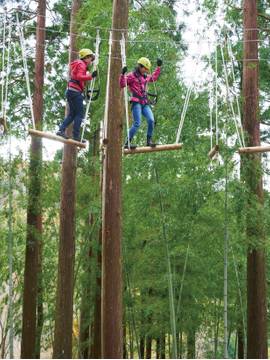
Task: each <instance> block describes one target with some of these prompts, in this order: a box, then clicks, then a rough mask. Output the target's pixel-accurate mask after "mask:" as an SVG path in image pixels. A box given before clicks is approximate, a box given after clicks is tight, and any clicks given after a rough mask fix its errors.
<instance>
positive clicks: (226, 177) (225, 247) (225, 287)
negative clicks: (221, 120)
mask: <svg viewBox="0 0 270 360" xmlns="http://www.w3.org/2000/svg"><path fill="white" fill-rule="evenodd" d="M225 126H226V146H228V134H227V124H226V125H225ZM228 243H229V233H228V156H227V154H226V159H225V203H224V358H225V359H228Z"/></svg>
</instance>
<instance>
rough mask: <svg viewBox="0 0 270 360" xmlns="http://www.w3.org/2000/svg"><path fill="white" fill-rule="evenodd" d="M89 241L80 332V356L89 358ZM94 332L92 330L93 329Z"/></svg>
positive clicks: (85, 262)
mask: <svg viewBox="0 0 270 360" xmlns="http://www.w3.org/2000/svg"><path fill="white" fill-rule="evenodd" d="M91 226H93V218H92V217H91V218H90V224H89V228H90V229H91ZM87 240H88V241H89V251H88V253H87V254H86V256H87V259H84V264H83V265H82V267H83V272H84V275H85V278H84V280H85V281H84V283H83V292H82V301H81V308H80V333H79V358H82V359H88V358H89V348H90V327H91V317H90V315H91V313H90V304H91V265H90V263H91V258H92V257H93V253H92V246H91V239H87ZM91 334H92V331H91Z"/></svg>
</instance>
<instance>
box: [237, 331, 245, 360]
mask: <svg viewBox="0 0 270 360" xmlns="http://www.w3.org/2000/svg"><path fill="white" fill-rule="evenodd" d="M237 339H238V342H237V343H238V345H237V354H238V356H237V358H238V359H244V358H245V351H244V350H245V343H244V338H243V331H242V329H241V328H238V329H237Z"/></svg>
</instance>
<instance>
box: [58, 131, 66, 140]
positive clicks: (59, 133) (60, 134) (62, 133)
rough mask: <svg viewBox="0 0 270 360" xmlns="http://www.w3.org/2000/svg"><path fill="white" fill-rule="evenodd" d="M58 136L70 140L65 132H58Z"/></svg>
mask: <svg viewBox="0 0 270 360" xmlns="http://www.w3.org/2000/svg"><path fill="white" fill-rule="evenodd" d="M56 135H57V136H61V137H62V138H64V139H68V136H67V135H66V134H65V132H64V131H62V130H59V131H57V133H56Z"/></svg>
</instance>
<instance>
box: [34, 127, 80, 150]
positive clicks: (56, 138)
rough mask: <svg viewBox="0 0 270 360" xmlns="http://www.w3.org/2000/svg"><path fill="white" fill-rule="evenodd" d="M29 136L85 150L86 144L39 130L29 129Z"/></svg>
mask: <svg viewBox="0 0 270 360" xmlns="http://www.w3.org/2000/svg"><path fill="white" fill-rule="evenodd" d="M29 134H30V135H31V136H37V137H41V138H46V139H49V140H54V141H59V142H62V143H64V144H69V145H74V146H77V147H79V148H82V149H85V148H86V144H84V143H81V142H80V141H76V140H73V139H64V138H63V137H61V136H57V135H54V134H51V133H46V132H43V131H39V130H34V129H29Z"/></svg>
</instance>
